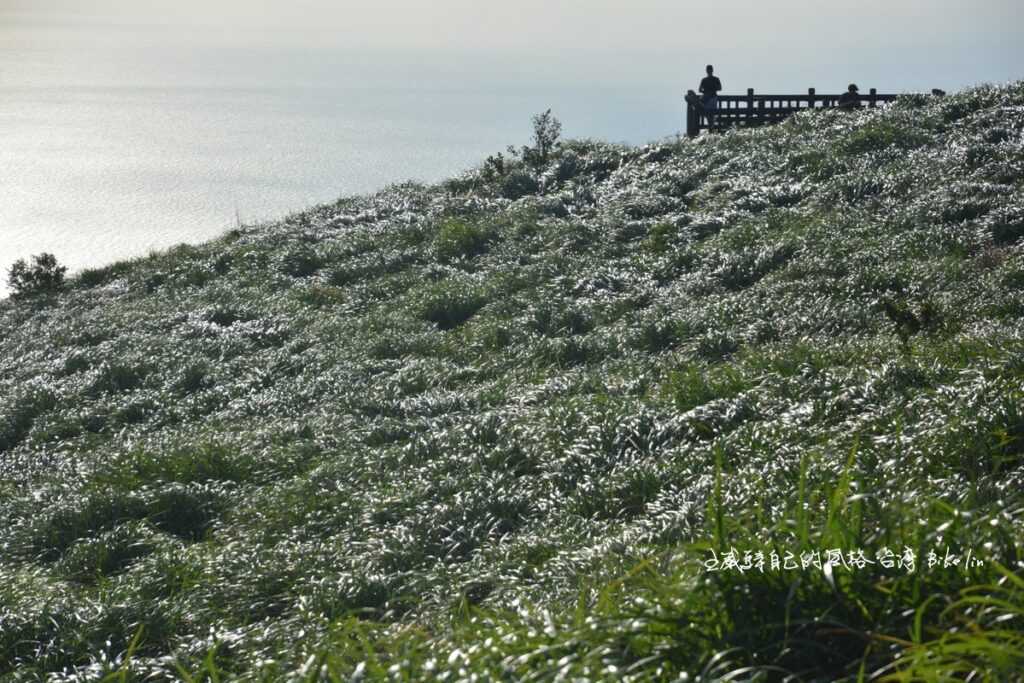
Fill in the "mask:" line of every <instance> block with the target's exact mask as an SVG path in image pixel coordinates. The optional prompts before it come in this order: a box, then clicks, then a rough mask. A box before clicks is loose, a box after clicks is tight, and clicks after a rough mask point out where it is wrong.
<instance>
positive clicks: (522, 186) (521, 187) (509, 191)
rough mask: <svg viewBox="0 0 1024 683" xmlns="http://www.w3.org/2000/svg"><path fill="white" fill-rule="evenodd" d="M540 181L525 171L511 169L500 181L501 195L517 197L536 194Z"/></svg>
mask: <svg viewBox="0 0 1024 683" xmlns="http://www.w3.org/2000/svg"><path fill="white" fill-rule="evenodd" d="M538 190H540V183H538V182H537V179H536V178H534V177H533V176H532V175H530V174H529V173H527V172H526V171H513V172H512V173H509V174H508V175H507V176H505V179H504V180H503V181H502V183H501V196H502V197H504V198H505V199H519V198H520V197H526V196H527V195H531V194H536V193H537V191H538Z"/></svg>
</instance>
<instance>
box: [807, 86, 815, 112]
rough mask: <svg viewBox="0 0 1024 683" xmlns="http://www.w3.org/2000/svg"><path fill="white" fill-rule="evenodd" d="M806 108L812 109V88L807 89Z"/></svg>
mask: <svg viewBox="0 0 1024 683" xmlns="http://www.w3.org/2000/svg"><path fill="white" fill-rule="evenodd" d="M807 108H808V109H814V88H808V89H807Z"/></svg>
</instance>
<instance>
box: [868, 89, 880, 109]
mask: <svg viewBox="0 0 1024 683" xmlns="http://www.w3.org/2000/svg"><path fill="white" fill-rule="evenodd" d="M868 92H870V93H871V102H870V104H868V106H869V107H875V106H877V105H878V91H877V90H875V89H874V88H872V89H871V90H869V91H868Z"/></svg>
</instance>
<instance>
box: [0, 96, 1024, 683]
mask: <svg viewBox="0 0 1024 683" xmlns="http://www.w3.org/2000/svg"><path fill="white" fill-rule="evenodd" d="M1022 238H1024V84H1021V83H1017V84H1010V85H1006V86H1000V87H995V86H986V87H980V88H976V89H974V90H971V91H968V92H964V93H961V94H958V95H955V96H950V97H945V98H941V99H936V98H930V97H928V98H924V97H913V96H911V97H907V98H905V99H904V100H902V101H900V102H899V103H897V104H896V105H895V106H893V107H891V108H887V109H882V110H876V111H867V110H865V111H861V112H853V113H843V112H837V111H829V112H818V113H807V114H802V115H800V116H797V117H795V118H793V119H791V120H789V121H788V122H786V123H785V124H782V125H780V126H777V127H774V128H765V129H760V130H753V131H745V132H733V133H729V134H724V135H719V136H708V137H702V138H699V139H697V140H694V141H682V142H673V143H665V144H655V145H649V146H646V147H642V148H626V147H619V146H614V145H609V144H604V143H599V142H592V141H571V142H567V143H564V144H562V145H561V146H560V147H559V148H558V149H557V150H556V152H555V153H554V155H553V156H552V158H551V159H550V160H548V161H547V162H546V163H545V164H543V165H538V166H536V167H533V166H530V165H527V164H526V163H524V162H523V161H522V160H519V159H515V158H509V159H505V160H503V161H501V162H498V161H497V160H492V161H491V162H489V163H488V164H486V165H485V166H484V167H481V168H480V169H478V170H475V171H472V172H469V173H466V174H464V175H463V176H461V177H458V178H455V179H453V180H451V181H449V182H447V183H444V184H441V185H438V186H430V187H426V186H420V185H416V184H406V185H400V186H394V187H390V188H387V189H386V190H384V191H382V192H380V193H379V194H376V195H374V196H369V197H356V198H347V199H343V200H341V201H339V202H337V203H336V204H333V205H326V206H320V207H316V208H313V209H311V210H309V211H306V212H304V213H301V214H297V215H294V216H292V217H290V218H288V219H285V220H283V221H282V222H279V223H275V224H272V225H262V226H253V227H248V228H245V229H241V230H236V231H232V232H230V233H228V234H227V235H225V236H224V237H223V238H222V239H219V240H217V241H214V242H210V243H207V244H203V245H199V246H184V245H183V246H181V247H178V248H175V249H172V250H170V251H168V252H165V253H159V254H153V255H151V256H149V257H147V258H142V259H138V260H135V261H131V262H124V263H117V264H114V265H111V266H109V267H107V268H103V269H99V270H91V271H86V272H84V273H81V274H80V275H79V276H77V277H76V278H75V279H74V280H72V281H71V282H70V284H69V287H68V288H67V291H65V292H62V293H60V294H56V295H40V296H37V297H26V298H22V299H20V300H17V301H6V302H0V335H2V337H0V680H11V681H14V680H34V679H37V678H40V677H49V678H51V679H52V680H86V679H89V680H92V679H98V678H103V677H105V676H109V677H110V679H111V680H124V681H127V680H142V679H161V678H173V677H186V676H190V677H193V678H194V680H204V679H210V680H219V679H223V678H232V677H242V678H247V679H262V680H278V679H285V678H287V679H292V680H316V679H318V678H324V679H332V680H349V679H350V678H352V677H353V676H354V677H356V678H360V677H363V678H366V679H380V680H431V679H436V680H450V681H452V680H519V679H527V678H530V677H531V676H532V677H534V678H537V679H555V678H556V677H559V676H560V677H561V678H560V680H687V677H688V678H689V679H690V680H694V679H700V680H711V679H716V678H719V677H727V676H732V677H733V678H743V677H748V678H749V677H753V676H755V675H758V674H759V673H760V675H762V676H763V677H764V678H765V679H781V678H783V677H784V676H785V675H786V674H787V673H791V674H795V675H796V676H797V679H798V680H840V679H849V680H856V679H858V677H861V678H862V679H865V680H866V679H869V678H871V677H872V676H876V677H883V676H891V677H893V678H894V679H907V680H910V679H913V678H915V677H918V678H925V679H936V678H938V677H940V672H943V671H944V672H947V673H948V675H949V676H951V677H958V678H959V677H964V676H966V675H967V674H968V673H969V672H970V671H976V672H977V674H978V675H984V676H991V677H996V678H998V677H999V676H1010V675H1012V672H1014V671H1018V672H1019V670H1021V667H1024V644H1022V643H1024V636H1022V633H1024V623H1022V621H1024V580H1022V579H1021V572H1022V564H1021V552H1022V550H1024V548H1022V540H1024V519H1022V513H1024V493H1022V491H1024V467H1022V465H1024V403H1022V400H1024V388H1022V387H1024V385H1022V380H1024V321H1022V314H1024V245H1022V241H1021V240H1022ZM837 553H838V554H837ZM932 553H934V555H933V554H932ZM968 556H969V557H968ZM776 558H777V559H778V566H774V563H773V561H774V560H775V559H776ZM953 558H956V559H958V562H957V563H955V564H954V563H953V562H952V559H953ZM762 560H763V565H762V564H761V561H762ZM794 567H796V568H794Z"/></svg>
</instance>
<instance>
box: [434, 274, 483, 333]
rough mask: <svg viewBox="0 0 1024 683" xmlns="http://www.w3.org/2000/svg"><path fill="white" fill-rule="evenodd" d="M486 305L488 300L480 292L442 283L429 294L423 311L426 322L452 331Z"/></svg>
mask: <svg viewBox="0 0 1024 683" xmlns="http://www.w3.org/2000/svg"><path fill="white" fill-rule="evenodd" d="M485 303H487V299H486V298H485V297H484V296H483V294H482V293H481V292H479V291H476V290H473V289H470V288H468V287H460V286H453V285H449V284H447V283H440V284H438V285H436V286H435V287H434V288H433V290H432V291H431V292H429V293H428V295H427V298H426V300H425V301H424V303H423V307H422V309H421V310H422V315H423V318H424V319H425V320H429V321H430V322H432V323H434V324H436V325H437V326H438V327H439V328H440V329H442V330H450V329H453V328H455V327H458V326H459V325H461V324H462V323H464V322H466V321H467V320H469V319H470V318H471V317H473V315H474V314H475V313H476V312H477V311H479V310H480V309H481V308H482V307H483V305H484V304H485Z"/></svg>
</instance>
